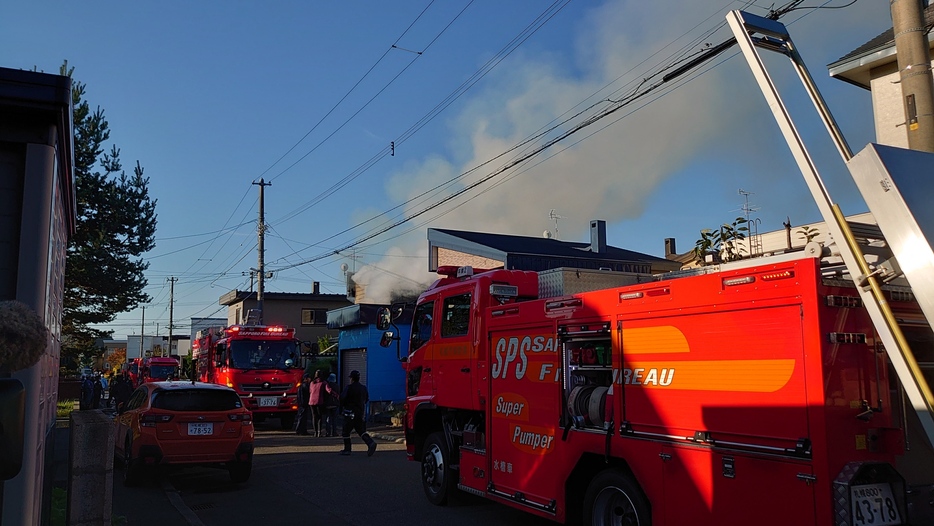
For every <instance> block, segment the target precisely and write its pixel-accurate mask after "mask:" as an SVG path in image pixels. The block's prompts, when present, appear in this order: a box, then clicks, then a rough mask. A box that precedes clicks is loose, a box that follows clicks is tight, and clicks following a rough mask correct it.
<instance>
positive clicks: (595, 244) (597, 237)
mask: <svg viewBox="0 0 934 526" xmlns="http://www.w3.org/2000/svg"><path fill="white" fill-rule="evenodd" d="M590 251H591V252H593V253H595V254H599V253H602V252H606V221H604V220H602V219H594V220H592V221H591V222H590Z"/></svg>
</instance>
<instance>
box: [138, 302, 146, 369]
mask: <svg viewBox="0 0 934 526" xmlns="http://www.w3.org/2000/svg"><path fill="white" fill-rule="evenodd" d="M145 337H146V307H145V306H143V321H142V323H141V324H140V327H139V357H140V358H142V357H143V338H145Z"/></svg>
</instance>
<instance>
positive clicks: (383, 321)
mask: <svg viewBox="0 0 934 526" xmlns="http://www.w3.org/2000/svg"><path fill="white" fill-rule="evenodd" d="M391 322H392V318H391V316H390V314H389V309H387V308H386V307H380V308H379V310H377V311H376V329H377V330H380V331H385V330H386V329H388V328H389V324H390V323H391ZM383 347H385V345H383Z"/></svg>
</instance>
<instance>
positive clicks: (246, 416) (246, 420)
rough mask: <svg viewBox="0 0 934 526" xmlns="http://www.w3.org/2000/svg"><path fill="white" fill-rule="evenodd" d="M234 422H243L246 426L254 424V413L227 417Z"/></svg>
mask: <svg viewBox="0 0 934 526" xmlns="http://www.w3.org/2000/svg"><path fill="white" fill-rule="evenodd" d="M227 418H229V419H230V420H231V421H233V422H238V421H239V422H243V423H244V424H249V423H251V422H253V413H230V414H228V415H227Z"/></svg>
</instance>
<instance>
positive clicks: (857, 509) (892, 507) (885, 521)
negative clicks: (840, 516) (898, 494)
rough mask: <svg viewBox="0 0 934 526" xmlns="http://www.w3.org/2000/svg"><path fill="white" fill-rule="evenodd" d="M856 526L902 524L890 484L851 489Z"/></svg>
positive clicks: (865, 485) (866, 485)
mask: <svg viewBox="0 0 934 526" xmlns="http://www.w3.org/2000/svg"><path fill="white" fill-rule="evenodd" d="M850 501H851V503H852V506H853V509H852V512H853V524H854V525H855V526H868V525H870V524H871V525H872V526H891V525H895V524H901V523H902V518H901V516H900V515H899V513H898V504H897V503H896V502H895V497H894V496H893V495H892V487H891V486H890V485H889V484H888V483H880V484H863V485H860V486H853V487H851V488H850Z"/></svg>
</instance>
